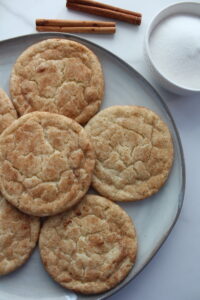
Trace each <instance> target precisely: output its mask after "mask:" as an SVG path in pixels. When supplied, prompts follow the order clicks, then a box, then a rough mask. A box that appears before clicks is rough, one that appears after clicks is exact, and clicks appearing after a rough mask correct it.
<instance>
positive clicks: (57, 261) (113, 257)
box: [39, 195, 137, 294]
mask: <svg viewBox="0 0 200 300" xmlns="http://www.w3.org/2000/svg"><path fill="white" fill-rule="evenodd" d="M39 248H40V255H41V258H42V261H43V263H44V266H45V268H46V270H47V271H48V272H49V274H50V275H51V276H52V278H53V279H54V280H56V281H57V282H58V283H59V284H61V285H62V286H64V287H65V288H69V289H72V290H74V291H76V292H81V293H84V294H94V293H100V292H104V291H106V290H109V289H111V288H112V287H114V286H115V285H117V284H118V283H119V282H120V281H122V280H123V279H124V278H125V277H126V276H127V274H128V273H129V271H130V270H131V268H132V267H133V264H134V262H135V259H136V254H137V238H136V232H135V229H134V225H133V223H132V221H131V218H130V217H129V216H128V215H127V213H126V212H125V211H124V210H123V209H122V208H121V207H120V206H118V205H117V204H115V203H113V202H112V201H110V200H108V199H106V198H103V197H100V196H97V195H86V196H85V197H84V198H83V199H82V201H81V202H80V203H79V204H78V205H77V206H75V208H74V209H72V210H70V211H67V212H64V213H63V214H61V215H57V216H54V217H50V218H48V219H47V220H46V221H45V223H44V225H43V227H42V229H41V234H40V238H39Z"/></svg>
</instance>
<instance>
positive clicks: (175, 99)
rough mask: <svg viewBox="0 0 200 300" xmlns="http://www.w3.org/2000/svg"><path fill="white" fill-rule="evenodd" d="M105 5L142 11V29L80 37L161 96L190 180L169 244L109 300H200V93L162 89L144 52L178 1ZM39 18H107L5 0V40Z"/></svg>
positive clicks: (57, 5)
mask: <svg viewBox="0 0 200 300" xmlns="http://www.w3.org/2000/svg"><path fill="white" fill-rule="evenodd" d="M104 2H107V3H109V4H111V5H116V6H119V7H123V8H127V9H130V10H135V11H139V12H142V13H143V22H142V25H141V26H139V27H136V26H133V25H129V24H127V23H122V22H117V32H116V34H115V35H109V36H106V35H105V36H104V35H91V34H90V35H89V34H87V35H86V34H82V35H81V36H82V37H84V38H87V39H88V40H90V41H93V42H95V43H97V44H99V45H101V46H103V47H104V48H106V49H109V50H110V51H112V52H114V53H115V54H117V55H118V56H119V57H121V58H122V59H124V60H125V61H126V62H128V63H129V64H130V65H132V66H133V67H134V68H136V69H137V70H138V71H139V72H140V73H141V74H142V75H143V76H144V77H146V78H147V79H148V80H149V81H150V82H151V83H152V84H153V85H154V87H156V88H157V90H158V91H159V92H160V94H161V96H162V97H163V99H164V100H165V102H166V103H167V105H168V107H169V109H170V111H171V113H172V116H173V118H174V120H175V122H176V125H177V127H178V130H179V133H180V136H181V139H182V145H183V149H184V155H185V162H186V179H187V180H186V181H187V182H186V193H185V200H184V204H183V208H182V211H181V214H180V217H179V219H178V221H177V223H176V225H175V227H174V229H173V231H172V232H171V234H170V236H169V237H168V239H167V241H166V242H165V243H164V245H163V246H162V248H161V249H160V251H159V252H158V253H157V254H156V256H155V257H154V258H153V260H152V261H151V262H150V263H149V264H148V266H147V267H146V268H145V269H144V270H143V271H142V272H141V273H140V274H139V275H138V276H137V277H136V278H135V279H134V280H133V281H132V282H131V283H129V284H128V286H126V287H125V288H124V289H122V290H121V291H120V292H118V293H117V294H115V295H113V296H112V297H111V298H110V300H121V299H124V300H169V299H170V300H199V299H200V262H199V261H200V259H199V257H200V197H199V194H200V193H199V190H200V159H199V149H200V95H195V96H187V97H181V96H177V95H175V94H171V93H169V92H167V91H164V90H163V89H161V88H160V87H159V86H158V85H157V83H156V82H155V81H154V80H153V78H152V77H151V74H150V73H149V69H148V66H147V64H146V62H145V60H144V51H143V44H144V34H145V30H146V27H147V25H148V23H149V22H150V20H151V18H152V17H153V16H154V15H155V14H156V13H157V12H158V11H159V10H161V9H162V8H163V7H165V6H167V5H169V4H171V3H174V1H172V0H154V1H147V0H146V1H145V0H138V1H133V0H126V1H120V0H107V1H104ZM178 2H181V1H178ZM197 2H199V1H197ZM36 18H60V19H62V18H63V19H85V20H86V19H93V20H95V19H96V20H103V18H101V17H95V16H91V15H88V14H84V13H78V12H75V11H72V10H67V9H66V7H65V0H29V1H28V0H0V40H3V39H8V38H11V37H15V36H19V35H24V34H29V33H33V32H35V24H34V22H35V19H36ZM0 300H9V299H0Z"/></svg>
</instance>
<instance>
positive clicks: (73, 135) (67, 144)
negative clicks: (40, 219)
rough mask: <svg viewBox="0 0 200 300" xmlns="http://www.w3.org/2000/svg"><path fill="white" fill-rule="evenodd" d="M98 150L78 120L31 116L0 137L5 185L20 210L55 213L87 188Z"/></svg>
mask: <svg viewBox="0 0 200 300" xmlns="http://www.w3.org/2000/svg"><path fill="white" fill-rule="evenodd" d="M94 163H95V159H94V150H93V148H92V146H91V142H90V140H89V138H88V137H87V134H86V132H85V130H84V129H83V128H82V127H81V126H80V125H79V124H78V123H77V122H75V121H74V120H72V119H69V118H67V117H64V116H62V115H57V114H52V113H48V112H33V113H29V114H26V115H24V116H22V117H21V118H19V119H18V120H16V121H15V122H14V123H12V124H11V125H10V126H9V128H7V129H6V130H5V131H4V132H3V133H2V135H1V137H0V188H1V191H2V194H3V195H4V196H5V198H6V199H7V200H8V201H9V202H11V203H12V204H13V205H14V206H16V207H17V208H18V209H20V210H21V211H23V212H25V213H28V214H31V215H35V216H47V215H53V214H57V213H60V212H63V211H64V210H66V209H68V208H69V207H71V206H72V205H74V204H75V203H76V202H77V201H78V200H79V199H80V198H81V197H82V196H83V195H84V194H85V193H86V191H87V189H88V188H89V185H90V182H91V176H92V171H93V169H94Z"/></svg>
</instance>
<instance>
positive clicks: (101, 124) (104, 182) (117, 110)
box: [85, 105, 173, 201]
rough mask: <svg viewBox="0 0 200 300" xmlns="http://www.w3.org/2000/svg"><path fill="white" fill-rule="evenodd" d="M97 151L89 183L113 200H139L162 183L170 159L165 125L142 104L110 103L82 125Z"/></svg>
mask: <svg viewBox="0 0 200 300" xmlns="http://www.w3.org/2000/svg"><path fill="white" fill-rule="evenodd" d="M85 129H86V131H87V133H88V135H89V136H90V138H91V141H92V143H93V146H94V149H95V153H96V165H95V170H94V174H93V179H92V184H93V186H94V188H95V189H96V190H97V191H98V192H99V193H100V194H101V195H103V196H105V197H108V198H109V199H112V200H114V201H135V200H141V199H144V198H146V197H149V196H151V195H152V194H154V193H156V192H157V191H158V190H159V189H160V188H161V186H162V185H163V184H164V183H165V181H166V179H167V177H168V175H169V172H170V169H171V167H172V162H173V143H172V138H171V134H170V131H169V129H168V127H167V125H166V124H165V123H164V122H163V121H162V120H161V119H160V117H159V116H158V115H157V114H156V113H154V112H153V111H151V110H150V109H148V108H146V107H142V106H126V105H124V106H111V107H109V108H107V109H105V110H103V111H101V112H99V113H98V114H97V115H96V116H94V117H93V118H92V119H91V120H90V121H89V122H88V124H87V125H86V127H85Z"/></svg>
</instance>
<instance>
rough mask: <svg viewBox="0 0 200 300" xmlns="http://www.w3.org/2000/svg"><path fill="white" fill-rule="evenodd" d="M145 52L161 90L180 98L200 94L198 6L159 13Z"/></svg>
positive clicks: (175, 7)
mask: <svg viewBox="0 0 200 300" xmlns="http://www.w3.org/2000/svg"><path fill="white" fill-rule="evenodd" d="M145 48H146V54H147V57H148V62H149V64H150V66H151V70H152V71H153V74H154V75H155V77H156V79H157V80H158V81H159V83H160V84H161V85H162V86H164V87H165V88H167V89H169V90H171V91H173V92H175V93H178V94H183V95H184V94H189V93H192V92H196V93H197V92H200V3H195V2H182V3H177V4H174V5H171V6H169V7H167V8H165V9H164V10H162V11H161V12H160V13H159V14H158V15H157V16H156V17H155V18H154V19H153V21H152V22H151V24H150V25H149V27H148V29H147V33H146V38H145Z"/></svg>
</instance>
